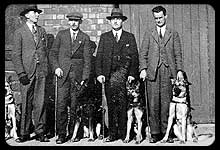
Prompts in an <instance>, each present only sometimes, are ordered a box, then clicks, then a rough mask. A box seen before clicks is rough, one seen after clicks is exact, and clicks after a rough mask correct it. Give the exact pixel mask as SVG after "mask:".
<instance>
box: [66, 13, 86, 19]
mask: <svg viewBox="0 0 220 150" xmlns="http://www.w3.org/2000/svg"><path fill="white" fill-rule="evenodd" d="M66 17H67V18H68V19H74V20H81V19H82V18H83V15H82V14H81V13H79V12H73V13H69V14H68V15H67V16H66Z"/></svg>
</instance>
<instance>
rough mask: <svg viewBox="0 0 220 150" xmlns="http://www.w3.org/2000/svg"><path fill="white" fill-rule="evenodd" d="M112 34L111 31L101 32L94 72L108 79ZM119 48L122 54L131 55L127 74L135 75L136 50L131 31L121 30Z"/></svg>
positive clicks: (113, 39)
mask: <svg viewBox="0 0 220 150" xmlns="http://www.w3.org/2000/svg"><path fill="white" fill-rule="evenodd" d="M114 41H115V38H114V35H113V32H112V31H109V32H106V33H103V34H102V35H101V37H100V41H99V45H98V50H97V56H96V74H97V76H99V75H104V76H105V77H106V79H107V80H108V79H109V77H110V73H111V65H112V53H113V51H114ZM119 48H120V50H121V53H122V55H127V56H130V57H131V65H130V68H129V69H128V71H129V75H130V76H133V77H137V75H138V65H139V63H138V50H137V44H136V40H135V37H134V35H133V34H132V33H129V32H126V31H124V30H122V34H121V38H120V40H119Z"/></svg>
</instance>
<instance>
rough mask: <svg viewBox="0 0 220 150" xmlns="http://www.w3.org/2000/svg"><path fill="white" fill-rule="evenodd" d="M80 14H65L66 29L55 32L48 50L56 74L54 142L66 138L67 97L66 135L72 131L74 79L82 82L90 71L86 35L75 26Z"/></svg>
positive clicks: (79, 21) (74, 103)
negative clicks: (67, 130)
mask: <svg viewBox="0 0 220 150" xmlns="http://www.w3.org/2000/svg"><path fill="white" fill-rule="evenodd" d="M82 17H83V16H82V14H81V13H78V12H74V13H70V14H68V15H67V18H68V23H69V25H70V28H68V29H65V30H62V31H59V32H58V34H57V36H56V39H55V41H54V43H53V46H52V48H51V52H50V59H51V60H50V61H51V62H52V65H53V69H54V71H55V74H56V75H57V76H58V101H57V119H56V120H57V134H58V139H57V140H56V143H57V144H62V143H64V142H65V140H66V127H67V121H68V113H67V106H68V102H69V100H70V120H69V126H68V128H69V135H70V136H71V135H72V134H73V127H74V121H75V119H76V103H77V101H76V95H75V94H76V93H75V90H76V87H75V81H77V82H79V83H81V84H83V82H84V81H86V80H88V79H89V74H90V66H91V61H90V60H91V54H90V46H89V36H88V35H87V34H86V33H84V32H82V31H81V30H80V29H79V27H80V24H81V23H82ZM75 141H77V140H75Z"/></svg>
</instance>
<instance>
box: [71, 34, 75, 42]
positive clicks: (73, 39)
mask: <svg viewBox="0 0 220 150" xmlns="http://www.w3.org/2000/svg"><path fill="white" fill-rule="evenodd" d="M72 33H73V35H72V42H73V41H75V40H76V33H75V32H72Z"/></svg>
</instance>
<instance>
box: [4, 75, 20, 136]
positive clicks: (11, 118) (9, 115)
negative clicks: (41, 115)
mask: <svg viewBox="0 0 220 150" xmlns="http://www.w3.org/2000/svg"><path fill="white" fill-rule="evenodd" d="M16 130H17V126H16V117H15V101H14V97H13V92H12V90H11V87H10V84H9V82H8V81H7V80H6V78H5V139H6V140H7V139H9V138H11V137H12V138H14V139H17V138H18V135H17V132H16Z"/></svg>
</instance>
